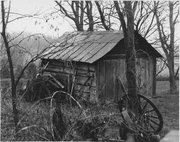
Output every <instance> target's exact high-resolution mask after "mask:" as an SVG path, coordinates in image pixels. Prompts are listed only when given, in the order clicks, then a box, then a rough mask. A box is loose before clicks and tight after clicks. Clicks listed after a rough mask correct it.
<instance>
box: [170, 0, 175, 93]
mask: <svg viewBox="0 0 180 142" xmlns="http://www.w3.org/2000/svg"><path fill="white" fill-rule="evenodd" d="M173 9H174V5H173V2H171V1H170V2H169V25H170V46H169V58H168V68H169V83H170V93H176V92H177V86H176V79H175V74H174V23H173Z"/></svg>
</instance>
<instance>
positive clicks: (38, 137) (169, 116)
mask: <svg viewBox="0 0 180 142" xmlns="http://www.w3.org/2000/svg"><path fill="white" fill-rule="evenodd" d="M167 83H168V82H167V81H161V82H159V81H158V82H157V92H158V97H157V98H153V99H152V101H153V102H154V103H155V105H156V106H157V107H158V109H159V110H160V112H161V113H162V116H163V119H164V127H163V130H162V131H161V132H160V136H161V137H163V136H164V135H165V134H166V133H167V132H169V131H170V130H179V105H178V104H179V95H178V93H177V94H173V95H172V94H169V93H168V91H167V86H168V84H167ZM19 97H21V96H19ZM10 98H11V96H10V95H9V93H7V94H2V95H1V140H2V141H11V140H16V141H29V140H31V141H45V140H46V141H47V140H50V138H49V136H47V134H46V133H45V131H44V129H43V128H45V129H46V130H48V131H51V128H50V103H49V102H46V103H45V102H41V103H27V102H25V101H23V100H20V101H19V103H18V110H19V117H20V119H21V122H20V124H21V128H23V129H21V131H20V132H19V134H18V137H17V138H15V137H14V125H13V117H12V107H11V99H10ZM99 111H101V110H99ZM103 111H105V113H104V114H106V115H107V116H108V114H109V113H112V112H111V111H107V109H104V110H103ZM72 113H74V112H72ZM89 115H92V114H91V113H90V114H89ZM113 119H116V118H113Z"/></svg>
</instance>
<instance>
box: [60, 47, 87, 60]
mask: <svg viewBox="0 0 180 142" xmlns="http://www.w3.org/2000/svg"><path fill="white" fill-rule="evenodd" d="M84 45H85V44H78V45H76V46H75V47H73V49H71V50H70V51H69V52H68V53H66V54H65V55H64V56H63V57H62V60H68V59H72V58H71V57H70V56H71V55H72V54H73V53H75V52H76V51H77V50H79V49H80V48H82V46H84Z"/></svg>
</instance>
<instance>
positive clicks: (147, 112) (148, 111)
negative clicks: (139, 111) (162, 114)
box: [144, 109, 154, 113]
mask: <svg viewBox="0 0 180 142" xmlns="http://www.w3.org/2000/svg"><path fill="white" fill-rule="evenodd" d="M153 111H154V109H151V110H147V111H145V112H144V113H149V112H153Z"/></svg>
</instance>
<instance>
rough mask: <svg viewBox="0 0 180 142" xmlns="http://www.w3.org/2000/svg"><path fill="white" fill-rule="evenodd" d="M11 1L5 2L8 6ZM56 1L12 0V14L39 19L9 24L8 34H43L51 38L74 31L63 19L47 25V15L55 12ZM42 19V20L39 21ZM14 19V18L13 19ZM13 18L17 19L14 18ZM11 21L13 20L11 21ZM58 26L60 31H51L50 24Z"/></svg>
mask: <svg viewBox="0 0 180 142" xmlns="http://www.w3.org/2000/svg"><path fill="white" fill-rule="evenodd" d="M9 1H10V0H5V6H7V4H8V2H9ZM54 6H55V2H54V0H11V12H16V13H20V14H25V15H26V14H27V15H29V14H38V16H37V17H38V18H22V19H20V20H16V21H13V22H11V23H9V24H8V27H7V28H8V32H22V31H25V32H28V33H43V34H46V35H50V36H61V35H62V34H63V33H64V32H67V31H72V30H73V28H72V26H71V25H70V24H69V23H68V22H67V20H65V19H63V18H59V19H58V20H56V21H55V20H54V21H53V20H51V21H49V22H48V23H46V22H45V21H46V19H45V15H47V16H48V15H50V13H51V12H52V10H54ZM16 16H17V15H16ZM39 17H40V18H42V19H39ZM11 18H12V17H11ZM13 18H15V17H14V16H13ZM10 20H11V19H10ZM51 23H52V24H53V25H55V26H58V27H59V29H61V30H59V31H57V30H56V31H55V30H54V29H52V28H51V29H50V24H51Z"/></svg>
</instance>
